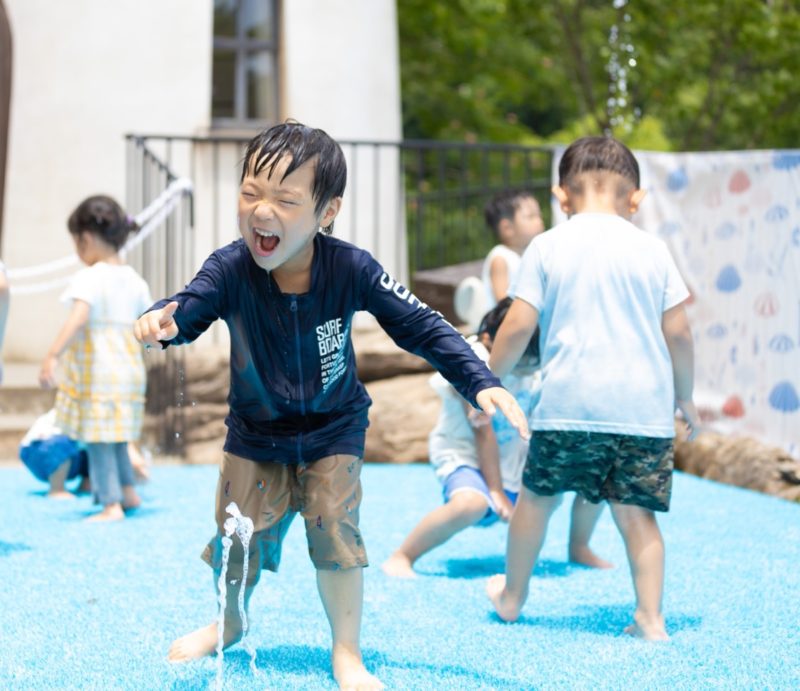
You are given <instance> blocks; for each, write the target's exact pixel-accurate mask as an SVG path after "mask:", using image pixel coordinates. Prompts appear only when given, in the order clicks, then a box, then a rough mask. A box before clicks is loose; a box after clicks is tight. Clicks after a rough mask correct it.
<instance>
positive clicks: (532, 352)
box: [477, 297, 539, 361]
mask: <svg viewBox="0 0 800 691" xmlns="http://www.w3.org/2000/svg"><path fill="white" fill-rule="evenodd" d="M512 302H514V300H513V298H510V297H504V298H503V299H502V300H500V302H498V303H497V304H496V305H495V306H494V307H492V309H490V310H489V311H488V312H487V313H486V314H484V315H483V319H481V323H480V324H479V326H478V331H477V334H478V336H482V335H483V334H486V335H487V336H488V337H489V338H491V339H492V340H494V337H495V336H496V335H497V331H498V329H499V328H500V324H502V323H503V320H504V319H505V318H506V315H507V314H508V310H509V308H510V307H511V303H512ZM524 355H528V356H529V357H531V358H534V359H535V360H536V361H538V360H539V327H538V326H537V327H536V330H535V331H534V332H533V335H532V336H531V340H530V341H528V346H527V348H525V352H524Z"/></svg>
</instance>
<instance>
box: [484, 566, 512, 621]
mask: <svg viewBox="0 0 800 691" xmlns="http://www.w3.org/2000/svg"><path fill="white" fill-rule="evenodd" d="M486 594H487V595H488V596H489V599H490V600H491V601H492V605H494V611H495V612H497V616H498V617H500V618H501V619H502V620H503V621H516V620H517V618H518V617H519V611H520V609H521V607H520V605H519V604H518V603H515V602H512V601H511V600H512V598H511V596H510V595H509V594H508V593H507V592H506V577H505V576H504V575H503V574H498V575H496V576H492V577H491V578H490V579H489V582H488V583H487V584H486Z"/></svg>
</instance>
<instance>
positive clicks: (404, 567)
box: [381, 552, 417, 578]
mask: <svg viewBox="0 0 800 691" xmlns="http://www.w3.org/2000/svg"><path fill="white" fill-rule="evenodd" d="M381 570H382V571H383V572H384V573H385V574H386V575H387V576H394V577H395V578H416V577H417V574H416V573H414V569H413V568H412V566H411V560H410V559H409V558H408V557H407V556H406V555H405V554H403V553H402V552H395V553H394V554H392V555H391V556H390V557H389V558H388V559H387V560H386V561H385V562H383V564H381Z"/></svg>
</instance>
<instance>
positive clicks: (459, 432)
mask: <svg viewBox="0 0 800 691" xmlns="http://www.w3.org/2000/svg"><path fill="white" fill-rule="evenodd" d="M470 345H472V349H473V350H474V351H475V353H476V354H477V355H478V357H480V358H481V359H482V360H484V361H488V359H489V352H488V351H487V350H486V348H484V347H483V345H481V344H480V343H479V342H478V341H477V340H475V339H474V337H473V338H471V339H470ZM538 379H539V378H538V371H537V373H536V374H531V375H527V376H524V377H518V376H516V375H514V374H513V373H512V374H509V375H508V376H506V377H504V378H503V386H504V387H506V389H508V390H509V391H510V392H511V393H512V394H513V395H514V397H515V398H516V399H517V403H519V405H520V407H521V408H522V410H523V411H525V413H526V415H528V416H530V413H531V410H533V406H534V403H535V397H536V395H537V393H538V385H537V382H538ZM430 384H431V386H432V387H433V389H434V391H436V393H438V394H439V396H440V397H441V399H442V408H441V412H440V413H439V419H438V421H437V422H436V426H435V427H434V428H433V430H432V431H431V433H430V436H429V437H428V448H429V454H430V462H431V465H432V466H433V468H434V471H435V472H436V477H438V478H439V480H440V481H441V482H442V483H444V481H445V480H446V479H447V477H448V476H449V475H450V474H451V473H452V472H453V471H454V470H456V468H458V467H459V466H468V467H470V468H475V469H476V470H479V469H480V466H479V464H478V452H477V449H476V447H475V433H474V431H473V429H472V426H471V425H470V423H469V420H468V419H467V413H466V411H465V409H464V399H463V398H462V397H461V396H460V395H459V393H458V392H457V391H456V390H455V389H454V388H453V387H452V386H451V385H450V384H448V383H447V381H446V380H445V379H444V377H442V375H441V374H438V373H437V374H434V375H433V376H432V377H431V379H430ZM492 427H494V431H495V436H496V437H497V444H498V447H499V453H500V478H501V480H502V482H503V487H504V488H505V489H507V490H508V491H510V492H518V491H519V489H520V486H521V483H522V469H523V466H524V465H525V459H526V457H527V455H528V442H526V441H524V440H523V439H522V438H521V437H520V436H519V432H517V430H516V429H514V428H513V427H512V426H511V424H510V423H509V422H508V420H507V419H506V418H505V416H504V415H503V414H502V413H501V412H498V413H496V414H495V416H494V417H493V418H492Z"/></svg>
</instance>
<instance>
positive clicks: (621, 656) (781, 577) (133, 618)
mask: <svg viewBox="0 0 800 691" xmlns="http://www.w3.org/2000/svg"><path fill="white" fill-rule="evenodd" d="M216 476H217V470H216V468H213V467H175V466H164V467H156V468H155V469H154V471H153V478H152V481H151V482H150V483H149V484H148V485H145V486H143V487H142V488H141V494H142V496H143V499H144V506H143V508H142V509H140V510H139V511H138V512H136V513H135V514H134V515H133V516H131V517H130V518H129V519H127V520H125V521H123V522H121V523H117V524H106V525H91V524H85V523H83V522H82V519H83V518H85V517H86V516H87V515H88V514H89V513H90V512H91V511H92V510H93V509H92V507H91V506H90V503H89V499H88V498H86V497H83V498H80V499H78V500H76V501H74V502H57V501H52V500H48V499H47V498H46V497H45V496H44V491H45V487H44V486H43V485H42V484H41V483H39V482H38V481H37V480H35V479H34V478H33V477H32V476H31V475H30V474H29V473H28V472H27V471H26V470H25V469H24V468H22V467H19V468H4V469H0V576H1V577H0V613H1V614H0V688H2V689H81V690H83V689H103V690H104V691H106V690H108V689H137V690H140V689H185V690H189V689H202V688H214V685H215V680H216V661H215V660H214V659H213V658H208V659H205V660H202V661H199V662H194V663H189V664H184V665H170V664H169V663H167V662H166V659H165V655H166V651H167V649H168V647H169V644H170V642H171V641H172V640H173V639H174V638H176V637H177V636H180V635H183V634H184V633H187V632H188V631H190V630H192V629H194V628H197V627H198V626H201V625H204V624H207V623H208V622H210V621H211V620H212V619H213V618H214V617H215V601H214V596H213V583H212V576H211V571H210V569H209V568H208V567H207V566H206V565H205V564H204V563H203V562H201V560H200V559H199V553H200V551H201V549H202V547H203V545H204V544H205V542H206V540H207V539H208V538H209V537H210V535H211V533H212V531H213V520H212V508H213V495H214V485H215V482H216ZM363 482H364V502H363V509H362V518H361V524H362V528H363V533H364V537H365V540H366V544H367V547H368V550H369V555H370V559H371V563H372V567H371V568H369V569H367V570H366V597H365V605H364V626H363V634H362V645H363V648H364V655H365V661H366V664H367V666H368V667H369V669H370V671H372V672H373V673H374V674H376V675H377V676H378V677H379V678H380V679H381V680H382V681H383V682H384V683H385V684H386V686H387V688H389V689H458V690H459V691H463V690H464V689H556V688H558V689H584V688H585V689H590V688H591V689H595V688H602V689H669V690H670V691H676V690H677V689H700V688H703V689H705V688H719V689H722V688H724V689H755V688H759V689H766V688H769V689H798V688H800V624H799V623H798V622H800V505H797V504H792V503H789V502H785V501H782V500H779V499H775V498H771V497H767V496H763V495H760V494H757V493H754V492H748V491H744V490H739V489H736V488H732V487H727V486H722V485H717V484H714V483H711V482H707V481H703V480H699V479H697V478H694V477H689V476H685V475H682V474H677V475H676V477H675V486H674V493H673V504H672V510H671V512H670V513H669V514H667V515H666V516H664V517H663V518H662V520H661V525H662V529H663V531H664V535H665V540H666V545H667V580H666V594H665V602H664V611H665V614H666V620H667V628H668V631H669V633H670V634H671V636H672V640H671V641H670V642H669V643H662V644H648V643H643V642H641V641H636V640H633V639H631V638H629V637H627V636H624V635H622V634H621V630H622V628H623V627H624V626H625V625H626V624H627V623H629V621H630V617H631V614H632V611H633V591H632V587H631V583H630V577H629V574H628V569H627V565H626V562H625V555H624V549H623V546H622V543H621V540H620V538H619V536H618V534H617V532H616V530H615V528H614V526H613V524H612V522H611V518H610V516H609V514H608V511H605V512H604V513H603V516H602V518H601V520H600V523H599V525H598V527H597V531H596V533H595V537H594V539H593V542H592V546H593V547H594V548H595V550H596V551H597V552H598V553H599V554H600V555H601V556H603V557H606V558H608V559H610V560H612V561H613V562H614V563H615V564H617V568H615V569H613V570H610V571H603V572H600V571H592V570H589V569H584V568H581V567H578V566H575V565H571V564H569V563H567V562H566V561H565V553H566V538H567V528H568V518H569V517H568V507H569V501H567V502H565V504H564V505H562V507H561V508H560V509H559V510H558V512H557V514H556V515H555V517H554V518H553V521H552V523H551V529H550V532H549V535H548V539H547V542H546V545H545V547H544V550H543V552H542V558H541V561H540V563H539V565H538V566H537V568H536V570H535V572H534V576H533V582H532V586H531V597H530V599H529V601H528V603H527V604H526V606H525V609H524V610H523V615H522V617H521V620H520V622H519V623H516V624H504V623H501V622H500V621H499V620H498V619H497V618H496V617H495V616H494V615H493V614H492V613H491V609H490V606H489V604H488V600H487V599H486V597H485V594H484V586H485V581H486V577H487V576H489V575H491V574H493V573H495V572H498V571H501V570H502V568H503V553H504V549H505V530H504V527H503V526H501V525H496V526H493V527H491V528H488V529H477V528H475V529H470V530H468V531H465V532H463V533H461V534H460V535H459V536H457V537H456V538H455V539H453V540H452V541H451V542H449V543H447V544H446V545H445V546H443V547H441V548H439V549H437V550H435V551H434V552H432V553H431V554H429V555H427V556H426V557H423V559H421V560H420V561H419V563H418V570H419V573H420V577H419V578H417V579H415V580H413V581H402V580H393V579H390V578H388V577H386V576H385V575H384V574H383V573H382V572H381V571H380V569H379V568H378V567H379V565H380V563H381V562H382V561H383V560H384V559H385V558H386V557H387V556H388V555H389V553H390V552H391V550H392V549H394V548H395V547H396V546H397V545H398V544H399V543H400V541H401V540H402V539H403V537H404V536H405V535H406V533H407V532H408V531H409V530H410V529H411V528H412V527H413V525H414V524H415V523H416V521H417V520H419V518H420V517H421V516H422V515H423V514H424V513H425V512H426V511H428V510H429V509H430V508H432V507H433V506H434V505H436V503H437V502H438V501H439V488H438V485H437V483H436V481H435V479H434V477H433V473H432V472H431V471H430V469H429V468H427V467H425V466H389V465H368V466H367V467H365V469H364V473H363ZM569 499H570V498H568V500H569ZM251 617H252V620H253V621H252V630H251V633H250V636H249V640H250V644H251V645H252V646H253V648H254V649H255V653H256V659H255V663H256V666H257V671H256V672H253V671H252V670H251V668H250V656H249V655H248V653H247V652H246V651H245V650H244V649H243V648H242V646H236V647H235V648H232V649H231V650H229V651H228V652H227V653H226V654H225V657H224V667H223V680H224V688H226V689H251V688H252V689H281V690H283V689H303V690H304V691H306V690H309V689H333V688H335V684H334V682H333V680H332V678H331V677H330V674H329V667H328V659H329V645H330V641H329V631H328V626H327V621H326V619H325V616H324V613H323V611H322V606H321V604H320V602H319V599H318V597H317V594H316V587H315V579H314V570H313V568H312V567H311V564H310V562H309V560H308V556H307V553H306V546H305V538H304V535H303V528H302V522H301V521H295V523H294V525H293V526H292V528H291V529H290V532H289V535H288V536H287V539H286V543H285V548H284V558H283V564H282V567H281V572H280V573H279V574H278V575H277V576H270V575H269V574H265V576H264V578H262V580H261V583H260V585H259V587H258V589H257V591H256V593H255V594H254V596H253V600H252V603H251Z"/></svg>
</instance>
